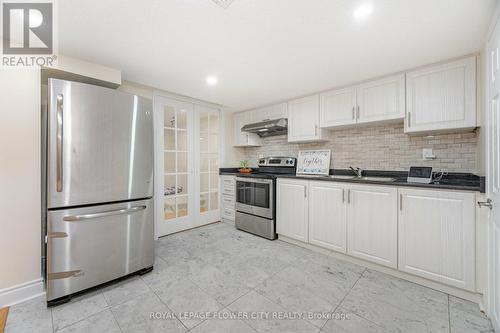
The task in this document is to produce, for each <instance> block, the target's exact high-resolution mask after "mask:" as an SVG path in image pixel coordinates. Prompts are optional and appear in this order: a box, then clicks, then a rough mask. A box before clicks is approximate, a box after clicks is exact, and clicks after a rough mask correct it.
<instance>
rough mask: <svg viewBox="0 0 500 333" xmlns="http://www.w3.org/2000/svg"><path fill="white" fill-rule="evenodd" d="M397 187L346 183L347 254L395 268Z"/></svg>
mask: <svg viewBox="0 0 500 333" xmlns="http://www.w3.org/2000/svg"><path fill="white" fill-rule="evenodd" d="M397 193H398V189H397V188H395V187H392V188H391V187H383V186H371V185H358V186H356V185H350V186H349V187H348V194H347V202H348V205H347V226H348V227H347V228H348V229H347V235H348V241H347V244H348V248H347V253H348V254H350V255H352V256H354V257H358V258H361V259H365V260H368V261H372V262H375V263H377V264H380V265H384V266H388V267H391V268H397V266H398V247H397V243H398V212H397V202H398V194H397Z"/></svg>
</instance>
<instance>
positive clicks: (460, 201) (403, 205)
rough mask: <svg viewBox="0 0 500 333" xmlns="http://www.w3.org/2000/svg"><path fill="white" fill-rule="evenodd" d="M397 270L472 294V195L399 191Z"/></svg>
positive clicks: (473, 273) (474, 228)
mask: <svg viewBox="0 0 500 333" xmlns="http://www.w3.org/2000/svg"><path fill="white" fill-rule="evenodd" d="M399 193H400V207H399V269H400V270H402V271H405V272H408V273H412V274H415V275H418V276H422V277H424V278H428V279H431V280H435V281H439V282H442V283H446V284H449V285H452V286H455V287H459V288H463V289H467V290H471V291H473V290H474V288H475V272H476V267H475V230H476V227H475V194H474V193H466V192H451V191H430V190H419V189H400V190H399Z"/></svg>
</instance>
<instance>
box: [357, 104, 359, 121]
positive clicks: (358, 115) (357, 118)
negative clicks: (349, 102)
mask: <svg viewBox="0 0 500 333" xmlns="http://www.w3.org/2000/svg"><path fill="white" fill-rule="evenodd" d="M356 119H359V105H358V108H357V110H356Z"/></svg>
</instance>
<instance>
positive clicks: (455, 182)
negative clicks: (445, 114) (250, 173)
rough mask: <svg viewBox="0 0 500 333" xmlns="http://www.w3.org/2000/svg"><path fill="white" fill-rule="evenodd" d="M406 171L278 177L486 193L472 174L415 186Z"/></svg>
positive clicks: (232, 172)
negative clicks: (358, 175)
mask: <svg viewBox="0 0 500 333" xmlns="http://www.w3.org/2000/svg"><path fill="white" fill-rule="evenodd" d="M219 174H220V175H238V174H239V172H238V169H237V168H221V169H219ZM407 174H408V173H407V172H406V171H378V170H364V171H363V176H368V177H391V178H394V179H395V180H394V181H391V182H381V181H373V180H359V179H338V178H337V179H335V178H330V177H327V176H302V175H295V174H291V175H289V174H288V175H276V177H278V178H296V179H307V180H319V181H330V182H342V183H351V184H374V185H384V186H402V187H420V188H433V189H448V190H460V191H477V192H481V193H485V177H480V176H477V175H474V174H471V173H453V172H451V173H449V174H448V175H446V176H444V177H443V179H442V180H441V181H440V182H434V183H431V184H415V183H408V182H407V181H406V177H407ZM330 175H353V173H352V171H351V170H344V169H331V170H330Z"/></svg>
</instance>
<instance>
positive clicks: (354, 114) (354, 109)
mask: <svg viewBox="0 0 500 333" xmlns="http://www.w3.org/2000/svg"><path fill="white" fill-rule="evenodd" d="M352 119H353V120H355V119H356V107H355V106H353V107H352Z"/></svg>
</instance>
